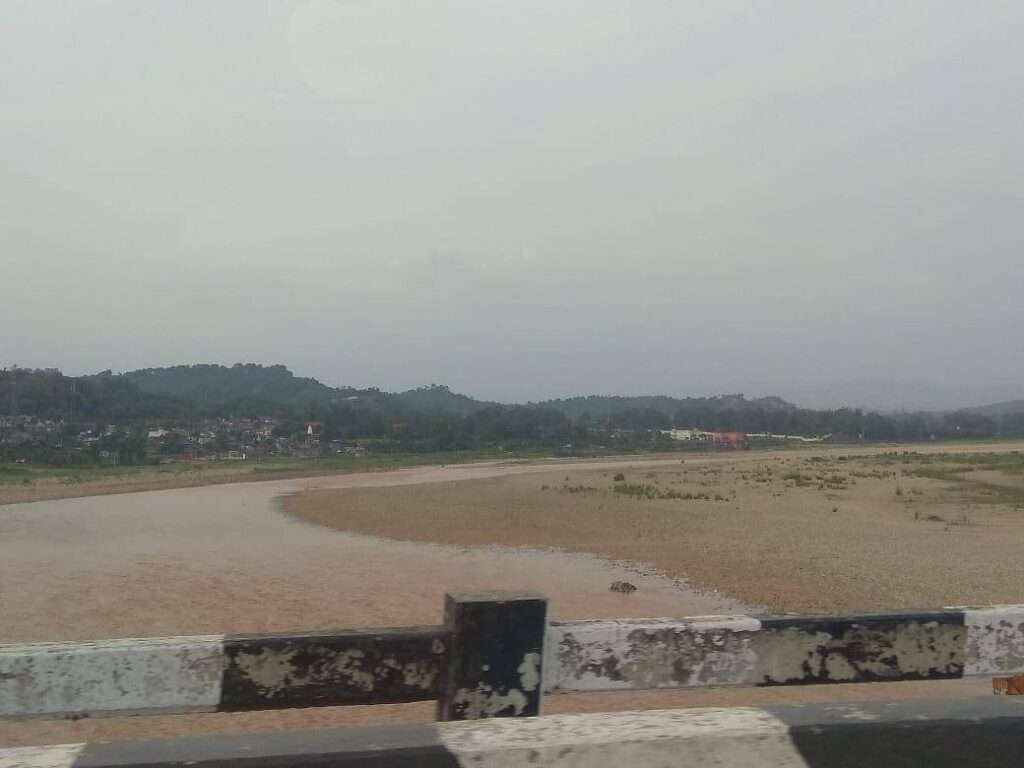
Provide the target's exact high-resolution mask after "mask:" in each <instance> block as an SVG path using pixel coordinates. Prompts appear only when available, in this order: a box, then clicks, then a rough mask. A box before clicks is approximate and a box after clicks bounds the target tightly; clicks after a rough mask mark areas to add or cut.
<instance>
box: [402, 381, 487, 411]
mask: <svg viewBox="0 0 1024 768" xmlns="http://www.w3.org/2000/svg"><path fill="white" fill-rule="evenodd" d="M390 397H391V399H392V401H394V402H395V403H397V404H398V405H400V406H402V407H404V408H408V409H409V410H412V411H419V412H421V413H434V414H440V415H445V416H469V415H470V414H473V413H476V412H478V411H481V410H483V409H484V408H489V407H491V406H494V405H498V404H497V403H491V402H485V401H483V400H474V399H473V398H472V397H469V396H468V395H460V394H458V393H456V392H452V391H451V390H450V389H448V387H445V386H442V385H439V384H431V385H430V386H429V387H419V388H417V389H410V390H408V391H406V392H399V393H398V394H396V395H391V396H390Z"/></svg>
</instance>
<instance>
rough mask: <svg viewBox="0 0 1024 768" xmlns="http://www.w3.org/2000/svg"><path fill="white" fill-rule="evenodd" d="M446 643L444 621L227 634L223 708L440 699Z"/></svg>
mask: <svg viewBox="0 0 1024 768" xmlns="http://www.w3.org/2000/svg"><path fill="white" fill-rule="evenodd" d="M447 644H448V632H447V631H446V630H445V629H443V628H440V627H408V628H395V629H382V630H362V631H350V632H344V631H340V632H334V633H327V632H321V633H313V634H301V635H299V634H296V635H283V636H281V635H276V636H274V635H250V636H229V637H227V638H225V642H224V652H225V654H226V656H227V659H228V662H227V668H226V670H225V674H224V688H223V696H222V699H221V702H220V707H219V709H220V710H221V711H238V710H251V709H277V708H282V707H314V706H328V705H335V704H387V703H398V702H405V701H427V700H432V699H436V698H437V697H438V691H439V686H440V677H441V672H442V664H443V662H444V659H445V658H446V656H447V653H446V651H447Z"/></svg>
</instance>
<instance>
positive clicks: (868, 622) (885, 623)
mask: <svg viewBox="0 0 1024 768" xmlns="http://www.w3.org/2000/svg"><path fill="white" fill-rule="evenodd" d="M966 636H967V632H966V628H965V627H964V626H963V614H962V612H959V611H936V612H932V613H926V614H906V615H884V614H883V615H878V616H856V617H849V618H830V617H761V618H758V617H754V616H712V617H702V618H694V619H678V620H672V619H650V620H638V621H595V622H565V623H560V624H553V625H552V626H551V627H550V629H549V631H548V637H547V643H546V647H547V652H548V656H549V658H550V660H551V661H550V663H549V666H548V671H547V677H546V679H545V684H546V686H547V688H548V690H552V691H558V690H561V691H586V690H590V691H597V690H617V689H629V688H634V689H642V688H677V687H692V686H710V685H793V684H808V683H830V682H871V681H876V680H931V679H946V678H955V677H960V676H961V675H962V674H963V668H964V659H965V653H966V650H965V645H966ZM1004 645H1005V644H1004ZM986 648H987V646H985V647H982V648H981V650H982V651H985V650H986Z"/></svg>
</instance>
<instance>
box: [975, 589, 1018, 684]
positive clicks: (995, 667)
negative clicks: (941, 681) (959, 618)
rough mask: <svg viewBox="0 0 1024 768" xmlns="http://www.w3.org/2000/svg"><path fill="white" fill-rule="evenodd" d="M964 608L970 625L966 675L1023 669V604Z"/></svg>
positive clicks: (995, 673)
mask: <svg viewBox="0 0 1024 768" xmlns="http://www.w3.org/2000/svg"><path fill="white" fill-rule="evenodd" d="M962 610H963V612H964V624H965V626H966V627H967V660H966V664H965V665H964V675H999V674H1006V675H1008V674H1019V673H1021V672H1024V605H993V606H990V607H988V608H964V609H962Z"/></svg>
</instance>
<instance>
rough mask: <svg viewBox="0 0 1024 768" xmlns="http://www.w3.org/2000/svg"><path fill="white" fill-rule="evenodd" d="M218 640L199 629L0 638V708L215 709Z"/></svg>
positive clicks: (11, 712) (6, 711)
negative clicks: (118, 636) (96, 637)
mask: <svg viewBox="0 0 1024 768" xmlns="http://www.w3.org/2000/svg"><path fill="white" fill-rule="evenodd" d="M223 640H224V638H223V636H222V635H204V636H199V637H160V638H147V639H125V640H103V641H97V642H83V643H24V644H16V645H0V716H17V715H43V714H46V715H58V714H82V713H94V714H101V713H112V712H123V711H140V710H141V711H146V710H148V711H175V712H207V711H211V710H214V709H216V707H217V704H218V703H219V702H220V694H221V677H222V675H223V672H224V664H225V660H224V653H223Z"/></svg>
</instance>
